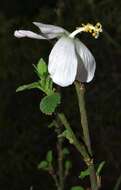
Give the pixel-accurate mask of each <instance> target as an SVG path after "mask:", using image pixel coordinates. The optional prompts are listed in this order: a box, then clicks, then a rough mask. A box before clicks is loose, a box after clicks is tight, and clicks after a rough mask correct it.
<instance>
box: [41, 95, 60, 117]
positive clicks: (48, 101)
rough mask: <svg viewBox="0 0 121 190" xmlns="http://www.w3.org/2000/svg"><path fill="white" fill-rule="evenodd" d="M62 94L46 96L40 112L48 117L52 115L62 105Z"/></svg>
mask: <svg viewBox="0 0 121 190" xmlns="http://www.w3.org/2000/svg"><path fill="white" fill-rule="evenodd" d="M60 99H61V98H60V94H59V93H53V94H52V95H48V96H45V97H44V98H43V99H42V100H41V102H40V110H41V111H42V112H43V113H44V114H47V115H51V114H52V113H53V112H54V111H55V109H56V107H57V106H58V104H60Z"/></svg>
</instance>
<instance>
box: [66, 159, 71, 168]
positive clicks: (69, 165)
mask: <svg viewBox="0 0 121 190" xmlns="http://www.w3.org/2000/svg"><path fill="white" fill-rule="evenodd" d="M71 167H72V163H71V161H70V160H66V161H65V169H66V170H69V169H70V168H71Z"/></svg>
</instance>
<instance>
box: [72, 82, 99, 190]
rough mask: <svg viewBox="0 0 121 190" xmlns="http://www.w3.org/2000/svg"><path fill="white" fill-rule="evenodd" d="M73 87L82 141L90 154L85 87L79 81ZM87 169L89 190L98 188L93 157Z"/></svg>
mask: <svg viewBox="0 0 121 190" xmlns="http://www.w3.org/2000/svg"><path fill="white" fill-rule="evenodd" d="M75 87H76V92H77V97H78V103H79V110H80V117H81V127H82V129H83V135H84V142H85V144H86V146H87V149H88V151H89V153H90V154H91V155H92V149H91V141H90V135H89V128H88V121H87V113H86V108H85V98H84V94H85V88H84V85H82V84H81V83H79V82H75ZM89 170H90V182H91V190H98V189H99V188H98V184H97V177H96V172H95V168H94V163H93V159H92V162H91V163H90V164H89Z"/></svg>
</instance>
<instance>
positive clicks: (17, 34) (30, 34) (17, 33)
mask: <svg viewBox="0 0 121 190" xmlns="http://www.w3.org/2000/svg"><path fill="white" fill-rule="evenodd" d="M14 36H15V37H17V38H24V37H27V38H35V39H46V38H45V37H43V36H42V35H39V34H36V33H34V32H31V31H28V30H16V31H15V32H14Z"/></svg>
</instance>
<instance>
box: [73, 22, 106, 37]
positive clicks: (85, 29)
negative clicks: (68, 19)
mask: <svg viewBox="0 0 121 190" xmlns="http://www.w3.org/2000/svg"><path fill="white" fill-rule="evenodd" d="M81 32H89V33H91V34H92V36H93V37H94V38H98V36H99V33H100V32H102V25H101V24H100V23H99V22H98V23H97V24H96V25H95V26H93V25H92V24H90V23H87V24H86V25H85V24H82V26H81V27H78V28H76V30H75V31H74V32H72V33H71V34H70V37H71V38H74V37H75V36H76V35H77V34H78V33H81Z"/></svg>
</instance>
